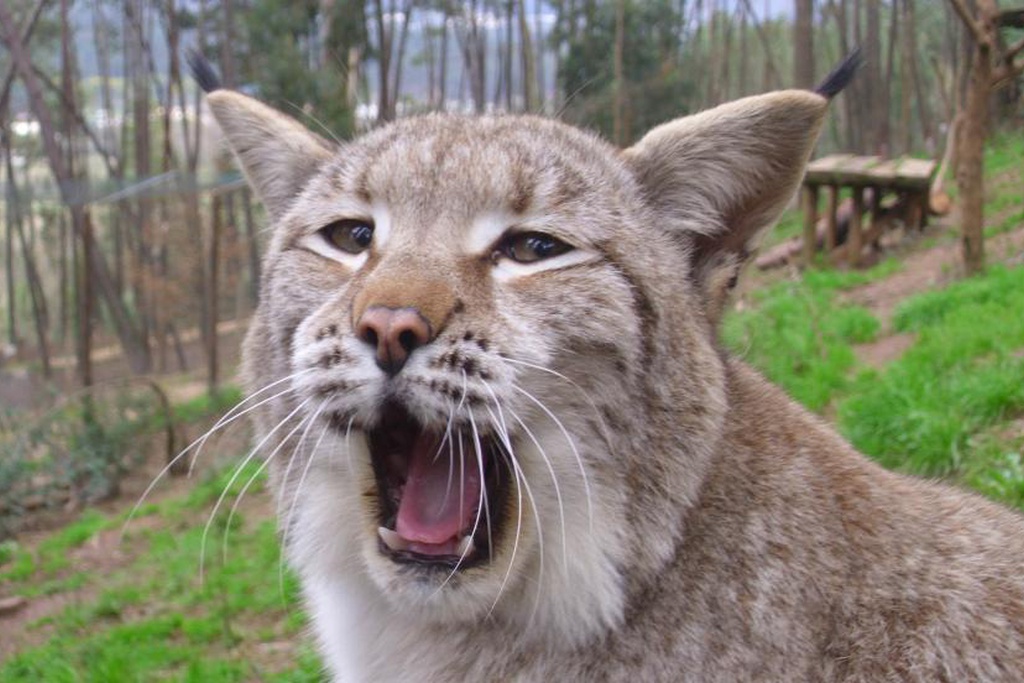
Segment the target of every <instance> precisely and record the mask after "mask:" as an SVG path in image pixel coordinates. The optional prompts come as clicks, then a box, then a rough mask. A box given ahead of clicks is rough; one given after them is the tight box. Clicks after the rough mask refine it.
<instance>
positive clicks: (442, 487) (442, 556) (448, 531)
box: [367, 404, 509, 571]
mask: <svg viewBox="0 0 1024 683" xmlns="http://www.w3.org/2000/svg"><path fill="white" fill-rule="evenodd" d="M367 436H368V437H369V445H370V454H371V458H372V461H373V471H374V474H375V475H376V478H377V491H378V499H379V510H380V528H379V529H378V538H379V545H380V549H381V552H382V553H383V554H384V555H386V556H388V557H390V558H391V559H392V560H394V561H395V562H400V563H411V564H418V565H421V566H428V567H430V566H436V567H441V568H444V569H445V570H448V571H451V570H456V569H466V568H469V567H472V566H474V565H476V564H478V563H480V562H482V561H483V560H484V559H486V558H489V557H490V555H491V550H492V548H493V547H494V544H495V542H496V540H497V538H498V535H499V534H500V532H501V527H502V519H503V518H504V516H505V515H504V513H503V512H504V506H505V504H506V502H507V497H508V496H507V482H508V481H509V476H508V465H507V460H506V454H505V453H504V452H503V451H504V448H503V447H502V446H501V444H500V442H499V441H498V440H497V439H496V438H494V437H491V436H486V435H483V436H475V435H474V433H473V431H472V430H471V429H468V428H463V429H457V428H456V427H454V426H452V427H450V428H448V429H446V428H445V427H444V426H441V427H440V428H438V429H430V428H425V427H424V426H423V425H421V424H419V423H418V422H417V421H416V420H415V419H414V418H413V417H412V416H411V415H409V413H408V412H407V411H406V410H405V409H404V408H402V407H401V406H399V405H397V404H388V405H387V406H386V407H385V409H384V412H383V415H382V419H381V420H380V422H379V423H378V425H377V426H376V427H375V428H373V429H371V430H369V431H368V432H367Z"/></svg>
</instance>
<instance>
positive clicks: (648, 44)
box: [0, 0, 1024, 680]
mask: <svg viewBox="0 0 1024 683" xmlns="http://www.w3.org/2000/svg"><path fill="white" fill-rule="evenodd" d="M1017 4H1018V3H1014V2H1013V0H1003V3H1002V5H1000V4H999V3H998V2H996V0H302V1H299V2H282V1H280V0H227V1H224V2H207V1H206V0H0V178H2V183H3V188H4V189H3V195H2V196H0V335H2V336H0V679H3V680H63V679H62V678H60V676H58V675H57V674H56V673H55V672H56V671H60V670H63V669H62V667H71V668H78V669H81V670H83V671H86V672H93V673H94V674H95V680H120V679H119V678H118V676H120V675H121V674H117V673H116V672H119V671H121V672H123V671H125V670H127V671H136V672H137V671H149V672H154V673H153V675H159V676H164V675H167V676H171V677H175V678H186V679H187V678H189V677H193V676H198V679H201V680H220V679H218V676H221V674H223V677H222V679H223V680H242V679H244V680H248V679H251V678H274V679H275V680H278V679H280V680H293V679H295V680H300V679H301V680H307V679H315V678H316V675H317V674H316V672H317V671H318V664H317V662H316V658H315V656H313V655H312V654H311V653H309V652H307V651H305V650H302V651H298V650H296V648H297V647H299V646H298V645H295V643H297V642H301V639H299V638H297V637H295V634H296V633H297V632H298V630H299V629H300V628H301V625H302V617H301V613H297V609H296V607H295V595H294V586H293V585H292V584H291V580H290V578H289V577H287V575H286V574H282V579H281V591H280V593H281V596H280V597H279V596H278V595H277V593H274V595H271V596H270V597H269V598H267V599H266V601H265V603H264V602H260V601H258V600H257V601H254V600H253V596H252V595H251V591H252V586H254V585H261V584H265V583H267V582H268V581H267V576H268V575H269V576H271V577H272V578H273V577H275V576H276V572H277V569H276V566H275V564H276V562H277V555H276V552H277V545H276V541H275V538H274V533H273V528H272V524H270V523H269V522H267V521H266V520H269V518H270V511H269V508H270V506H269V505H266V493H265V492H263V491H262V478H261V476H262V475H261V474H260V473H259V472H258V471H252V468H251V467H250V469H243V470H237V471H236V470H233V469H231V466H232V465H233V464H234V463H235V461H237V460H238V456H239V455H241V454H244V453H245V450H244V444H245V441H246V431H245V428H244V427H241V426H240V425H241V423H240V422H239V423H235V424H234V425H233V426H232V430H234V432H233V433H231V434H229V435H228V436H226V437H224V438H223V441H222V442H219V443H218V444H217V447H216V448H215V449H210V450H215V451H217V452H218V453H220V456H219V457H212V458H210V461H209V462H208V463H206V464H204V465H203V466H201V467H200V468H199V469H200V475H199V476H198V477H196V478H194V479H193V480H190V481H189V482H188V483H181V481H184V480H175V479H173V478H172V483H170V484H167V483H166V482H164V483H163V488H161V487H157V490H156V493H155V496H156V498H157V500H158V501H159V502H158V504H157V505H156V506H155V507H143V508H142V509H141V511H140V512H141V516H142V517H145V518H146V519H149V520H150V522H151V523H146V522H145V520H143V523H142V529H143V531H142V532H141V533H140V534H139V535H137V536H131V535H129V537H128V541H127V545H126V546H125V545H121V546H117V545H116V544H114V542H113V541H112V540H111V539H112V538H113V536H116V535H117V534H116V533H115V531H116V530H117V529H119V528H120V525H121V523H122V522H123V521H124V519H125V515H126V512H127V508H129V507H131V506H132V504H134V503H135V502H136V501H138V500H139V498H140V495H141V494H142V492H143V491H144V490H148V485H149V483H150V482H152V481H153V479H154V477H155V475H156V473H157V472H159V471H160V470H161V468H162V467H163V466H164V464H165V463H166V462H167V461H168V459H169V458H170V457H171V456H173V455H174V454H175V453H177V452H178V451H179V450H180V448H181V447H182V446H183V445H185V444H187V443H189V441H190V440H191V439H194V438H195V437H197V436H200V435H202V434H204V432H205V430H206V429H207V428H209V427H210V425H211V424H213V421H214V420H215V419H216V418H217V417H218V416H220V415H223V414H224V413H225V411H226V410H228V409H229V408H230V407H231V406H232V405H234V404H235V403H236V402H237V401H238V400H239V398H240V395H239V390H238V389H237V387H236V385H235V380H234V369H235V364H236V362H237V352H238V345H239V340H240V335H241V334H242V333H243V332H244V329H245V326H246V323H247V321H248V319H249V316H250V315H251V313H252V311H253V309H254V307H255V306H256V303H257V301H258V297H259V288H258V282H259V272H260V265H261V264H260V259H261V255H262V249H263V246H264V244H265V243H266V241H267V239H268V234H267V231H266V225H265V218H264V215H263V212H262V209H261V207H260V206H259V205H258V203H257V202H256V200H255V199H254V197H253V196H252V194H251V193H250V191H249V190H248V189H247V188H246V186H245V184H244V182H243V180H242V179H241V176H240V175H239V173H238V171H237V169H236V168H235V166H234V164H233V162H232V161H231V159H230V158H229V156H228V155H227V154H226V152H225V150H224V149H223V147H222V143H221V139H220V134H219V131H218V130H217V128H216V126H215V124H214V123H213V122H212V120H211V117H210V115H209V112H208V111H207V110H206V108H205V107H204V105H203V102H202V98H201V96H200V93H199V91H198V89H197V87H196V86H195V84H194V83H193V82H192V81H191V79H190V77H189V76H188V74H187V69H186V68H185V66H184V56H185V54H186V52H187V50H189V49H194V50H197V51H199V52H201V53H202V54H204V55H205V56H206V57H207V58H208V59H210V60H211V61H212V62H213V63H214V64H215V65H216V67H217V69H218V71H219V73H220V75H221V77H222V80H223V82H224V84H225V85H226V86H227V87H232V88H237V89H240V90H242V91H243V92H246V93H248V94H252V95H254V96H257V97H259V98H260V99H262V100H264V101H266V102H268V103H270V104H271V105H273V106H275V107H277V108H279V109H281V110H282V111H285V112H287V113H290V114H291V115H293V116H295V117H296V118H299V119H300V120H302V121H304V122H305V123H306V124H307V125H309V126H310V127H311V128H312V129H313V130H315V131H318V132H320V133H321V134H323V135H324V136H325V137H333V138H336V139H338V140H345V139H347V138H350V137H352V136H354V135H357V134H359V133H361V132H364V131H366V130H370V129H372V128H374V127H376V126H380V125H384V124H386V123H387V122H388V121H391V120H393V119H395V118H398V117H402V116H411V115H415V114H419V113H423V112H429V111H457V112H465V113H481V112H495V111H498V112H501V111H509V112H531V113H538V114H544V115H549V116H556V117H558V118H561V119H563V120H565V121H567V122H569V123H572V124H574V125H579V126H582V127H584V128H588V129H591V130H595V131H597V132H599V133H600V134H601V135H603V136H604V137H606V138H608V139H609V140H611V141H613V142H614V143H616V144H619V145H627V144H629V143H630V142H632V141H633V140H635V139H637V138H638V137H639V136H641V135H642V134H643V133H644V132H645V131H646V130H647V129H649V128H650V127H652V126H654V125H656V124H658V123H661V122H663V121H666V120H669V119H671V118H674V117H676V116H680V115H683V114H686V113H692V112H696V111H700V110H702V109H705V108H708V107H711V106H714V105H715V104H718V103H720V102H724V101H727V100H731V99H735V98H738V97H742V96H745V95H750V94H754V93H759V92H764V91H768V90H773V89H778V88H787V87H803V88H811V87H813V86H814V85H815V84H816V83H817V82H818V81H820V80H821V79H822V78H823V77H824V76H825V75H826V73H827V72H828V71H829V70H830V69H831V68H832V67H833V66H834V65H835V64H836V63H838V62H839V61H840V60H841V59H842V58H843V57H844V56H845V55H847V54H849V53H850V52H851V51H852V50H853V49H854V48H855V47H859V48H860V49H861V51H862V54H863V58H864V66H863V68H862V69H861V70H860V73H859V74H858V76H857V78H856V79H855V80H854V81H853V83H852V84H851V85H850V87H849V88H848V89H847V91H846V92H844V93H843V94H842V95H840V96H839V97H838V98H837V99H836V101H835V103H834V104H833V106H832V108H831V111H830V114H829V118H828V120H827V123H826V127H825V130H824V133H823V135H822V139H821V142H820V144H819V147H818V150H817V152H816V155H819V156H820V155H823V154H827V153H832V152H846V153H852V154H864V155H878V156H881V157H896V156H900V155H912V156H915V157H920V158H928V159H934V160H935V161H936V162H938V163H939V171H938V173H937V175H936V179H935V182H934V185H933V197H938V198H944V199H945V200H950V201H951V203H952V211H951V212H949V214H948V215H947V216H944V217H939V218H938V219H937V220H934V221H933V225H932V227H930V228H929V230H928V231H926V232H925V233H922V234H920V235H912V234H908V233H905V232H904V233H900V235H901V236H902V240H901V241H898V242H897V241H891V240H890V241H889V242H887V245H886V246H884V247H883V248H882V249H881V251H879V252H878V253H876V254H874V256H873V257H872V258H871V259H868V260H867V263H868V264H870V263H876V264H877V265H875V266H874V267H872V268H867V269H863V270H845V269H838V270H837V269H834V268H833V267H832V266H831V265H830V264H828V263H827V262H826V261H824V260H823V261H819V262H817V263H815V264H814V265H813V266H812V267H811V268H808V269H806V270H800V269H797V268H795V267H789V268H786V269H783V270H780V271H776V272H774V273H773V274H761V273H748V278H747V279H748V280H749V283H748V284H747V285H745V286H742V287H741V289H740V291H739V293H738V296H737V300H736V303H735V307H734V309H733V310H732V311H731V312H730V314H729V315H728V316H727V318H726V321H725V325H724V332H723V335H724V340H725V342H726V343H727V344H728V345H729V346H730V347H731V348H733V349H734V350H735V351H737V352H738V353H741V354H743V355H744V356H745V357H747V358H748V360H750V361H751V362H752V363H753V364H755V365H756V366H757V367H759V368H760V369H762V370H763V371H764V372H765V373H766V374H768V375H769V377H771V379H773V380H774V381H776V382H779V383H780V384H782V385H783V386H784V387H785V388H786V389H787V390H788V391H789V392H790V393H791V394H792V395H793V396H794V397H796V398H797V399H798V400H801V401H802V402H804V403H805V404H806V405H807V406H808V407H810V408H811V409H813V410H816V411H818V412H819V413H821V414H822V415H823V416H825V417H826V418H827V419H830V420H833V421H835V422H836V423H837V425H838V426H839V427H840V429H841V430H842V431H843V432H844V433H845V434H846V435H847V436H848V437H849V438H851V439H852V440H853V441H854V443H855V445H857V446H858V447H859V448H861V449H862V450H864V451H865V452H867V453H869V454H870V455H872V456H874V457H876V458H879V459H880V460H881V461H882V462H884V463H886V464H887V465H890V466H893V467H897V468H901V469H906V470H910V471H914V472H918V473H924V474H928V475H931V476H941V477H946V478H949V479H950V480H953V481H955V482H956V483H958V484H962V485H967V486H972V487H974V488H976V489H978V490H980V491H982V492H983V493H985V494H987V495H990V496H992V497H995V498H997V499H999V500H1002V501H1004V502H1007V503H1009V504H1012V505H1020V504H1021V501H1024V465H1022V463H1021V451H1022V448H1021V446H1022V443H1024V323H1021V322H1020V321H1018V320H1017V319H1018V318H1024V316H1020V315H1019V312H1020V311H1021V310H1024V294H1018V293H1024V276H1022V268H1021V267H1020V266H1021V262H1022V260H1024V257H1022V256H1021V255H1022V254H1024V198H1022V197H1024V180H1022V176H1024V172H1022V171H1024V132H1022V122H1024V108H1022V103H1021V96H1022V89H1024V80H1022V78H1021V71H1022V70H1024V6H1020V7H1018V6H1017ZM794 206H795V205H794ZM798 231H799V216H798V214H797V213H796V212H795V211H794V212H790V213H789V214H787V216H786V217H785V218H784V219H783V221H782V222H781V224H780V225H779V226H778V227H777V228H776V229H774V230H773V231H772V232H771V233H769V235H768V236H767V238H766V242H767V244H769V245H771V244H776V243H779V242H781V241H783V240H784V239H785V238H787V237H790V236H792V235H795V234H797V233H798ZM940 256H941V258H940ZM968 276H969V277H968ZM915 297H924V298H915ZM929 297H930V298H929ZM979 320H984V321H985V323H986V324H984V325H979V324H978V321H979ZM957 325H959V327H957ZM982 328H984V329H982ZM986 334H987V335H988V336H985V335H986ZM879 354H880V355H879ZM910 454H919V455H916V456H915V455H910ZM204 457H205V456H204ZM915 458H916V459H915ZM204 468H205V469H204ZM181 469H182V468H174V469H173V471H172V474H174V473H180V470H181ZM183 469H187V463H186V467H185V468H183ZM249 477H252V479H250V478H249ZM232 482H233V483H232ZM245 482H249V484H246V486H245V488H247V489H249V496H250V498H251V499H253V500H254V501H255V502H254V503H253V504H254V505H256V508H254V509H253V510H250V511H248V512H249V513H251V514H246V515H245V516H246V518H247V519H248V518H251V519H259V520H264V521H263V522H258V523H256V524H255V525H254V526H252V525H250V526H245V525H244V524H243V523H242V522H241V521H240V520H241V518H242V515H241V514H240V515H237V516H234V517H232V519H233V520H234V521H230V520H225V519H222V517H223V515H215V514H212V513H210V507H212V504H213V500H214V499H216V498H218V497H219V496H220V494H221V492H222V491H227V495H228V496H229V500H230V501H235V500H236V498H235V496H237V495H239V494H240V492H241V488H242V487H241V486H239V483H245ZM261 500H262V501H263V503H261V502H260V501H261ZM261 504H262V505H263V507H262V508H261V507H260V505H261ZM231 509H232V512H234V511H235V506H234V505H232V506H231ZM240 510H241V511H243V512H246V508H245V507H244V506H242V507H241V508H240ZM207 515H209V517H208V518H207V517H206V516H207ZM206 519H209V520H211V521H212V520H215V519H216V520H217V524H216V526H217V528H223V529H225V530H226V529H228V528H232V529H234V528H236V527H237V528H238V530H239V533H238V534H237V540H236V541H234V542H235V543H237V544H238V547H239V548H240V549H241V550H240V552H234V553H232V555H231V557H230V558H229V557H228V556H227V553H225V556H224V561H223V562H222V563H221V564H219V565H217V566H215V567H214V568H213V569H212V570H211V571H212V572H213V574H212V577H213V578H212V580H211V581H209V582H208V583H207V584H205V585H204V586H196V585H195V583H196V582H195V578H196V577H195V571H194V566H193V565H194V563H195V562H196V561H197V556H198V555H199V554H200V552H201V551H200V550H199V541H198V536H199V534H198V533H197V532H198V531H201V530H202V529H203V527H204V525H205V523H206ZM232 525H234V526H232ZM268 525H269V526H268ZM156 527H161V528H162V531H160V532H158V531H157V530H156ZM167 529H171V530H173V531H172V532H171V533H170V536H164V535H161V534H162V533H163V531H166V530H167ZM203 536H205V534H203ZM225 547H227V546H226V542H225ZM69 558H70V559H69ZM190 563H191V564H190ZM158 567H159V569H158ZM110 577H118V578H110ZM143 577H144V578H145V581H148V582H150V583H145V584H144V585H145V588H143V584H141V583H140V581H142V580H143ZM108 580H109V581H108ZM104 581H108V582H106V583H105V582H104ZM157 585H158V587H154V586H157ZM175 586H177V587H178V592H177V593H175V592H174V591H173V590H171V587H175ZM211 591H212V592H211ZM271 592H272V593H273V591H271ZM69 596H70V597H69ZM154 596H156V598H154ZM281 597H283V598H284V599H283V601H282V600H281ZM154 599H155V602H154ZM275 600H277V601H278V602H276V603H275ZM5 601H6V603H5ZM69 602H70V606H69ZM5 604H6V605H7V608H6V611H5ZM143 605H148V607H145V608H143ZM154 605H156V606H154ZM282 605H283V606H282ZM243 615H245V616H246V619H241V618H240V617H241V616H243ZM261 615H262V616H261ZM249 617H252V618H251V619H250V618H249ZM96 620H99V621H100V622H102V624H104V626H103V627H102V628H101V629H99V631H97V632H96V633H93V632H92V629H91V627H90V626H89V624H91V623H94V622H96ZM243 622H246V623H248V625H247V626H242V623H243ZM253 624H255V625H253ZM119 629H120V630H119ZM260 629H263V630H262V631H261V630H260ZM242 631H245V633H242ZM254 631H255V632H256V635H255V636H254V635H253V632H254ZM15 633H17V634H18V636H17V637H14V636H13V635H12V634H15ZM126 634H127V635H126ZM160 634H163V635H164V636H168V635H169V636H170V641H168V644H167V645H166V646H165V647H163V649H158V650H154V651H153V652H149V651H148V650H147V651H146V652H147V653H148V654H145V655H144V654H141V653H140V651H138V650H137V649H136V650H133V647H137V645H136V646H133V645H132V643H136V644H137V641H135V640H132V639H133V638H135V637H139V638H143V639H144V640H147V642H148V641H149V640H153V639H154V638H157V637H158V636H160ZM253 642H256V643H257V644H258V646H257V650H256V651H253V650H251V649H246V648H247V647H249V646H250V645H251V643H253ZM5 643H6V644H5ZM247 644H248V645H247ZM261 648H262V649H261ZM148 656H151V659H146V657H148ZM8 657H9V658H10V659H8V660H7V662H6V663H4V659H5V658H8ZM140 658H141V659H140ZM136 660H138V661H136ZM199 660H202V661H207V660H208V661H212V662H214V663H215V664H214V665H211V666H213V669H208V668H202V667H204V666H206V665H202V666H200V665H198V664H196V662H197V661H199ZM295 661H300V664H299V665H298V668H296V665H295V664H294V662H295ZM125 662H128V664H125ZM197 666H200V668H199V669H197V668H196V667H197ZM4 667H7V668H4ZM104 667H109V668H104ZM126 667H127V668H126ZM140 667H141V668H140ZM146 667H150V668H146ZM217 667H220V668H217ZM214 670H216V671H217V672H221V673H216V674H215V673H213V672H214ZM111 672H115V673H111ZM254 672H257V673H254ZM93 673H87V674H86V675H84V678H85V679H88V678H89V676H90V675H93ZM257 674H258V675H257ZM110 676H113V677H112V678H111V677H110ZM275 677H276V678H275ZM68 680H81V678H79V679H74V678H71V679H68ZM125 680H134V679H131V678H128V679H125Z"/></svg>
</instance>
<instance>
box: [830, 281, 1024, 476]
mask: <svg viewBox="0 0 1024 683" xmlns="http://www.w3.org/2000/svg"><path fill="white" fill-rule="evenodd" d="M1022 311H1024V269H1020V268H1015V269H1011V268H1004V267H992V268H990V269H989V271H988V272H987V273H986V274H985V275H983V276H980V277H977V278H973V279H971V280H965V281H962V282H959V283H956V284H954V285H952V286H950V287H948V288H947V289H944V290H941V291H936V292H928V293H925V294H921V295H919V296H916V297H913V298H911V299H910V300H908V301H907V302H905V303H904V305H902V306H901V307H899V309H898V310H897V313H896V316H895V319H894V326H895V328H896V329H897V330H898V331H904V332H912V333H914V334H915V335H916V342H915V343H914V345H913V346H912V347H911V348H910V349H909V350H908V351H907V352H906V353H904V354H903V356H902V357H901V358H900V359H899V360H897V361H895V362H894V363H892V364H891V365H889V366H888V367H887V368H885V370H884V371H883V372H872V373H865V374H864V375H863V376H862V377H861V378H860V379H859V381H858V382H857V387H856V389H855V390H854V391H852V392H851V395H850V396H849V397H848V398H847V399H846V400H844V401H843V402H842V403H841V404H840V406H839V419H840V425H841V427H842V429H843V431H844V433H845V434H846V435H847V436H848V437H849V438H850V439H851V440H852V441H853V443H854V445H856V446H857V447H858V448H860V449H861V450H863V451H864V452H866V453H868V454H870V455H873V456H875V457H876V458H878V459H879V460H880V461H881V462H882V463H884V464H886V465H888V466H891V467H898V468H901V469H906V470H909V471H913V472H918V473H923V474H930V475H944V474H949V473H952V472H955V471H958V470H966V471H972V468H974V467H975V464H972V463H970V460H971V458H972V456H971V451H972V450H974V448H973V444H972V438H973V437H974V436H975V435H978V434H980V433H981V432H982V431H983V430H985V429H986V428H988V427H990V426H992V425H994V424H996V423H998V422H1000V421H1003V420H1006V419H1008V418H1010V417H1012V416H1014V415H1017V414H1020V413H1021V412H1024V353H1022V351H1024V315H1022V314H1021V313H1022ZM976 478H977V477H975V479H976Z"/></svg>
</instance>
